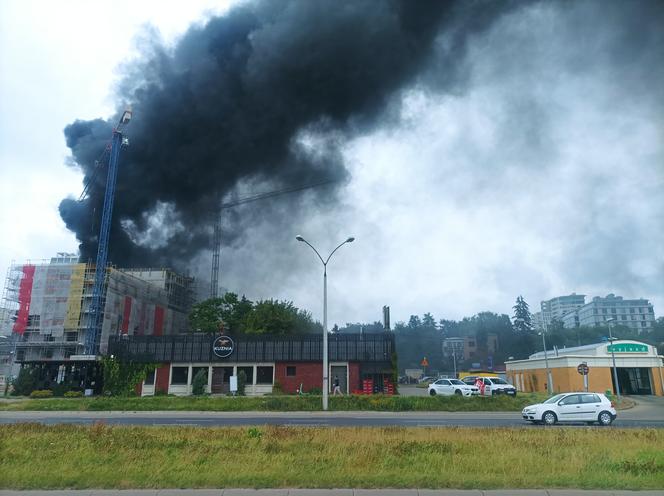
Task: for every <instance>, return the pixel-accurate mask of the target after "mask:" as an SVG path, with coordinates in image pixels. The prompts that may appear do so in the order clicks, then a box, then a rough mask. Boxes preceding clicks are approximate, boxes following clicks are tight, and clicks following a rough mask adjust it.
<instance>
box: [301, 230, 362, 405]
mask: <svg viewBox="0 0 664 496" xmlns="http://www.w3.org/2000/svg"><path fill="white" fill-rule="evenodd" d="M295 239H297V240H298V241H301V242H302V243H306V244H308V245H309V248H311V249H312V250H313V251H314V253H315V254H316V255H317V256H318V258H319V259H320V261H321V262H322V263H323V410H327V403H328V401H327V400H328V377H327V372H328V370H327V369H328V356H327V263H328V262H329V261H330V258H332V255H334V252H336V251H337V250H338V249H339V248H341V247H342V246H343V245H345V244H346V243H352V242H353V241H355V238H353V237H350V238H348V239H346V241H344V242H343V243H341V244H340V245H339V246H337V247H336V248H335V249H334V250H332V253H330V255H329V256H328V257H327V259H326V260H323V257H321V256H320V253H318V250H316V248H314V247H313V245H312V244H311V243H309V241H307V240H306V239H304V238H303V237H302V236H300V235H299V234H298V235H297V236H295Z"/></svg>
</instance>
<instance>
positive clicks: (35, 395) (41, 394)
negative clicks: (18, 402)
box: [30, 389, 53, 398]
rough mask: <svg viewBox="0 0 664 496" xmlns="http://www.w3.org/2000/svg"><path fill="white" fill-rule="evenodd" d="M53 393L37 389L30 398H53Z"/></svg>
mask: <svg viewBox="0 0 664 496" xmlns="http://www.w3.org/2000/svg"><path fill="white" fill-rule="evenodd" d="M52 397H53V391H51V390H50V389H37V390H36V391H33V392H31V393H30V398H52Z"/></svg>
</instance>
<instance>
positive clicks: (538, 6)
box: [0, 0, 664, 324]
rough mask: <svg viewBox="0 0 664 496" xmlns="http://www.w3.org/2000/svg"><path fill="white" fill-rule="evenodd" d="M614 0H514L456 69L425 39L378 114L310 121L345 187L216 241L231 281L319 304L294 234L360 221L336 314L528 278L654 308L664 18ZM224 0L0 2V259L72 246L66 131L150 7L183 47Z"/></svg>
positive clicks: (497, 298) (662, 225)
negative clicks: (418, 66) (364, 123)
mask: <svg viewBox="0 0 664 496" xmlns="http://www.w3.org/2000/svg"><path fill="white" fill-rule="evenodd" d="M220 5H222V7H220ZM602 5H604V6H606V7H602ZM621 5H625V3H623V2H614V3H611V2H545V3H535V4H529V5H527V4H524V5H523V6H522V7H521V8H517V9H515V10H514V11H512V12H510V13H508V14H506V15H504V16H503V17H500V18H499V19H497V20H496V21H495V22H494V23H493V24H492V25H491V26H490V27H489V28H488V29H487V30H486V31H484V32H481V33H478V34H477V35H476V36H474V37H472V38H470V40H469V44H468V49H467V51H466V53H465V54H464V55H463V57H462V58H460V59H459V60H456V61H455V67H454V71H455V73H458V74H461V75H462V76H459V77H456V78H455V82H454V84H443V83H442V82H441V83H440V86H437V84H438V83H437V81H443V80H444V78H441V76H440V74H439V73H440V72H441V71H443V72H444V71H445V67H443V68H442V69H441V68H440V67H438V66H437V64H436V55H435V54H434V58H433V62H432V63H431V64H430V67H429V68H428V69H427V70H426V71H425V72H424V73H423V75H422V77H420V78H418V79H417V80H416V81H415V82H413V83H412V84H410V85H407V86H405V87H403V88H401V89H400V90H399V91H398V92H397V94H396V95H395V96H394V98H393V101H392V104H391V105H390V106H389V108H386V109H385V116H384V118H382V119H379V120H378V121H377V123H376V124H375V125H372V126H370V127H369V128H363V129H362V131H361V132H358V133H357V134H354V135H353V134H352V133H351V134H348V133H344V134H343V136H336V135H335V136H332V137H330V136H326V135H324V133H323V135H322V137H321V136H314V138H316V137H318V138H321V139H334V141H335V146H336V147H338V150H339V151H340V153H341V155H342V159H343V163H344V165H345V167H346V169H347V170H348V171H349V173H350V179H349V180H348V182H347V183H346V184H345V185H344V186H343V187H342V188H341V190H340V191H339V193H338V201H337V202H335V203H334V204H326V205H325V206H324V208H318V207H317V208H313V207H312V208H311V210H310V211H298V212H296V213H293V212H289V211H287V210H284V212H283V216H284V218H286V219H292V222H285V223H279V224H275V223H274V222H272V221H271V219H272V218H273V216H274V213H275V212H277V213H278V212H279V209H280V208H282V207H280V204H279V202H278V201H276V200H274V201H270V202H269V203H268V206H266V208H270V210H271V215H269V216H266V217H265V220H264V221H261V217H260V216H256V215H252V217H251V223H247V225H246V228H245V229H243V232H242V233H241V235H240V236H238V237H237V238H236V239H234V240H233V242H232V243H231V244H230V246H225V247H224V249H223V251H222V262H221V263H222V268H221V272H222V276H221V279H222V281H221V282H222V285H223V286H224V287H226V288H228V289H230V290H233V291H236V292H239V293H246V294H247V296H248V297H250V298H254V299H258V298H270V297H276V298H280V299H288V300H293V301H294V302H295V304H296V305H298V306H300V307H303V308H306V309H308V310H310V311H311V312H312V313H313V314H314V317H316V318H322V315H321V313H322V312H321V310H322V308H321V306H322V305H321V298H322V288H321V285H322V270H321V267H320V262H319V261H317V259H316V258H315V257H314V255H313V253H310V252H309V251H308V249H307V247H306V246H305V245H303V244H301V243H297V241H295V239H294V236H295V235H296V234H302V235H303V236H305V237H306V238H307V239H308V240H309V241H310V242H311V243H312V244H314V245H316V246H317V247H319V248H320V250H321V251H322V252H327V251H329V250H330V249H332V248H334V246H336V244H338V243H339V242H341V241H342V240H343V239H345V238H346V237H347V236H351V235H352V236H355V237H356V242H355V243H353V244H351V245H349V246H344V247H343V248H342V249H341V250H340V251H339V252H337V254H336V255H335V257H334V259H333V260H332V262H330V266H329V269H328V274H329V306H330V320H331V322H332V323H334V322H337V323H340V324H343V323H345V322H357V321H372V320H379V319H380V312H381V307H382V306H383V305H386V304H387V305H390V306H391V308H392V320H393V322H394V321H397V320H407V319H408V316H409V315H410V314H420V315H421V314H422V313H424V312H427V311H429V312H432V313H433V314H434V316H435V317H436V318H437V319H439V318H448V319H459V318H462V317H463V316H470V315H472V314H474V313H477V312H479V311H484V310H490V311H495V312H500V313H510V314H511V307H512V305H513V304H514V300H515V298H516V297H517V296H518V295H520V294H522V295H523V296H524V297H525V299H526V301H528V302H529V303H530V305H531V307H538V306H539V301H540V300H541V299H548V298H551V297H554V296H558V295H564V294H569V293H571V292H576V293H583V294H586V295H589V296H590V297H592V296H605V295H606V294H608V293H615V294H617V295H623V296H624V297H626V298H634V297H644V298H648V299H650V301H651V302H652V303H653V304H654V306H655V314H656V316H660V315H662V309H663V308H664V251H663V250H664V248H663V247H664V194H663V191H664V145H663V143H664V140H663V137H664V124H663V123H664V90H663V89H662V88H663V85H662V81H663V80H664V77H663V76H664V72H663V71H664V38H663V36H662V33H661V31H662V30H661V25H662V22H664V18H663V17H662V15H661V14H662V9H661V8H653V7H654V6H656V5H657V3H656V2H630V3H629V5H630V7H631V8H623V7H621ZM660 6H661V4H660ZM226 8H227V6H225V5H223V2H219V1H203V0H200V1H188V2H164V1H159V2H157V1H155V2H147V1H142V2H123V1H120V2H113V3H108V2H106V3H103V2H89V1H85V2H84V1H80V2H79V1H67V2H60V3H57V4H55V3H53V2H46V1H41V2H36V1H20V2H19V1H15V2H10V1H7V2H2V3H0V108H1V112H0V233H1V234H0V271H1V274H2V275H4V273H5V271H6V269H7V266H8V265H9V263H10V261H11V260H12V259H15V260H26V259H41V258H48V257H50V256H52V255H53V254H54V253H55V252H58V251H71V252H75V251H76V250H77V246H78V243H77V241H76V239H75V237H74V235H73V234H72V233H70V232H69V231H68V230H67V229H66V228H65V226H64V223H63V221H62V220H61V219H60V215H59V213H58V205H59V203H60V201H61V200H62V199H63V198H65V197H67V196H74V197H78V194H79V193H80V191H81V189H82V184H81V181H82V174H81V173H80V172H78V171H77V170H76V169H75V168H72V167H71V166H67V165H66V163H67V162H68V161H71V159H69V158H68V157H69V155H70V150H69V149H68V148H67V147H66V145H65V140H64V135H63V129H64V128H65V126H66V125H68V124H70V123H72V122H74V121H75V120H76V119H94V118H97V117H100V118H109V117H110V116H111V115H112V114H113V111H114V109H115V107H116V98H115V91H116V88H117V85H118V82H119V81H120V77H121V76H120V74H121V73H122V70H121V69H120V68H121V67H123V66H126V64H127V63H128V61H130V60H131V59H132V58H133V57H136V56H137V54H138V53H139V52H138V51H137V47H140V46H141V39H142V38H141V37H142V36H143V37H144V36H145V33H146V27H145V26H146V24H149V25H151V26H152V27H153V28H154V29H157V30H158V31H159V32H160V34H161V37H162V39H163V40H165V42H166V43H167V44H174V43H176V42H177V40H178V37H179V36H182V34H183V33H184V32H185V31H186V29H187V27H188V26H189V24H190V23H192V22H198V23H201V22H203V20H204V19H206V18H208V17H209V16H210V15H212V14H213V13H222V12H224V11H225V9H226ZM658 26H659V27H658ZM445 41H446V39H445V36H441V37H440V39H439V40H438V42H437V43H438V45H439V46H438V48H437V50H438V52H436V53H441V54H442V53H443V48H444V44H445ZM441 57H442V55H441ZM441 64H442V62H441ZM134 118H135V120H139V119H141V116H140V115H135V116H134ZM127 134H128V135H129V136H130V139H131V128H129V129H128V131H127ZM307 146H311V147H314V148H315V147H316V146H317V144H316V141H315V139H313V143H308V145H307ZM302 210H304V209H302ZM237 215H239V216H241V215H242V211H241V210H240V211H239V212H238V213H237ZM285 226H286V227H285ZM209 264H210V253H209V252H207V251H204V252H201V253H198V254H192V256H191V257H190V261H189V264H188V265H189V268H190V270H191V271H192V272H193V273H196V274H200V275H201V276H202V277H204V278H205V279H206V280H207V278H208V277H209Z"/></svg>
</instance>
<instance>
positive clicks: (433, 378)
mask: <svg viewBox="0 0 664 496" xmlns="http://www.w3.org/2000/svg"><path fill="white" fill-rule="evenodd" d="M435 380H436V378H435V377H431V376H428V375H425V376H424V377H420V384H422V383H423V382H424V383H427V384H428V383H431V382H433V381H435Z"/></svg>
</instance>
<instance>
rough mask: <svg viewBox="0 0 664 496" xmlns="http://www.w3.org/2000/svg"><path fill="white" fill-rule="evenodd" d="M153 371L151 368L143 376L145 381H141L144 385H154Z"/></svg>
mask: <svg viewBox="0 0 664 496" xmlns="http://www.w3.org/2000/svg"><path fill="white" fill-rule="evenodd" d="M155 372H156V370H152V371H150V372H148V375H147V377H146V378H145V381H143V382H144V384H145V385H146V386H154V376H155Z"/></svg>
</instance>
